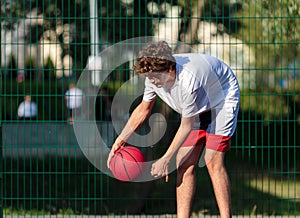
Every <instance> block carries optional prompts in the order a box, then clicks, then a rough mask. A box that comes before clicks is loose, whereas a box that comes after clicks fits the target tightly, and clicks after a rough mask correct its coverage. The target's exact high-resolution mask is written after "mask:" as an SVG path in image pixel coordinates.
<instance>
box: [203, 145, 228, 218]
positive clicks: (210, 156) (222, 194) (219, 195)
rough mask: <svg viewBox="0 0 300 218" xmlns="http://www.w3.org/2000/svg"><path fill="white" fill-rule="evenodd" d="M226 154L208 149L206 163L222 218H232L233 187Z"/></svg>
mask: <svg viewBox="0 0 300 218" xmlns="http://www.w3.org/2000/svg"><path fill="white" fill-rule="evenodd" d="M224 156H225V152H219V151H214V150H211V149H206V153H205V162H206V166H207V169H208V172H209V175H210V178H211V181H212V185H213V188H214V192H215V196H216V200H217V204H218V207H219V211H220V217H221V218H227V217H231V215H232V214H231V187H230V181H229V177H228V174H227V171H226V168H225V165H224Z"/></svg>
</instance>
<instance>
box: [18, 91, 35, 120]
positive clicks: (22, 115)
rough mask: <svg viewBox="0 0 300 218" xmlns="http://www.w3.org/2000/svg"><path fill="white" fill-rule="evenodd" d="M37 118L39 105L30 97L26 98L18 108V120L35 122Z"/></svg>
mask: <svg viewBox="0 0 300 218" xmlns="http://www.w3.org/2000/svg"><path fill="white" fill-rule="evenodd" d="M36 117H37V105H36V103H35V102H33V101H32V100H31V96H30V95H26V96H25V97H24V101H23V102H21V104H20V105H19V108H18V119H20V120H21V119H23V120H35V119H36Z"/></svg>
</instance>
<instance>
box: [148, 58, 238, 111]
mask: <svg viewBox="0 0 300 218" xmlns="http://www.w3.org/2000/svg"><path fill="white" fill-rule="evenodd" d="M174 58H175V60H176V81H175V83H174V85H173V86H172V88H171V89H169V90H168V89H165V88H163V87H162V88H157V87H156V86H155V85H154V84H152V83H150V82H149V79H148V78H146V80H145V90H144V96H143V100H144V101H147V102H149V101H151V100H153V99H154V98H155V97H156V96H159V97H160V98H161V99H162V100H163V101H164V102H165V103H166V104H168V105H169V106H170V107H171V108H172V109H173V110H175V111H177V112H178V113H179V114H181V115H182V117H192V116H194V115H197V114H200V113H202V112H204V111H207V110H210V109H212V108H216V107H218V106H219V105H221V104H222V102H223V103H224V102H226V101H227V100H228V101H230V100H237V101H238V99H239V85H238V82H237V79H236V77H235V75H234V73H233V72H232V70H231V69H230V68H229V67H228V66H227V65H226V64H225V63H223V62H222V61H220V60H219V59H217V58H214V57H211V56H209V55H206V54H199V53H188V54H178V55H174Z"/></svg>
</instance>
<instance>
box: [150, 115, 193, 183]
mask: <svg viewBox="0 0 300 218" xmlns="http://www.w3.org/2000/svg"><path fill="white" fill-rule="evenodd" d="M194 122H195V117H183V118H182V119H181V123H180V126H179V128H178V130H177V133H176V135H175V137H174V139H173V141H172V143H171V145H170V146H169V148H168V150H167V151H166V153H165V154H164V155H163V156H162V158H160V159H159V160H158V161H157V162H155V163H154V164H153V165H152V169H151V174H152V175H153V176H155V177H160V176H166V181H168V166H169V163H170V161H171V159H172V157H173V156H174V155H175V154H176V153H177V151H178V150H179V148H180V147H181V145H182V144H183V143H184V141H185V140H186V138H187V137H188V135H189V134H190V132H191V130H192V128H193V126H194Z"/></svg>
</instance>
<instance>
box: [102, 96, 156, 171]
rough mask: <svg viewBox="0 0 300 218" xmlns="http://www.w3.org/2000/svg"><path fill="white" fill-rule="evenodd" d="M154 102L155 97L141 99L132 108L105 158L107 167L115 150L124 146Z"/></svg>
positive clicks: (146, 116)
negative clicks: (145, 99)
mask: <svg viewBox="0 0 300 218" xmlns="http://www.w3.org/2000/svg"><path fill="white" fill-rule="evenodd" d="M154 103H155V99H153V100H152V101H151V102H147V101H144V100H143V101H142V102H141V103H140V104H139V105H138V106H137V107H136V108H135V109H134V111H133V112H132V114H131V116H130V118H129V120H128V121H127V123H126V125H125V127H124V128H123V130H122V132H121V134H120V135H119V136H118V137H117V139H116V140H115V142H114V144H113V146H112V149H111V151H110V153H109V156H108V159H107V167H108V168H109V162H110V159H111V157H112V156H113V154H114V153H115V151H116V150H118V149H119V148H120V147H122V146H124V145H125V143H126V142H127V141H128V139H129V138H130V136H131V135H132V134H133V133H134V132H135V130H137V128H139V127H140V126H141V125H142V124H143V122H144V121H145V120H146V119H147V118H148V117H149V115H150V113H151V110H152V108H153V105H154Z"/></svg>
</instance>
